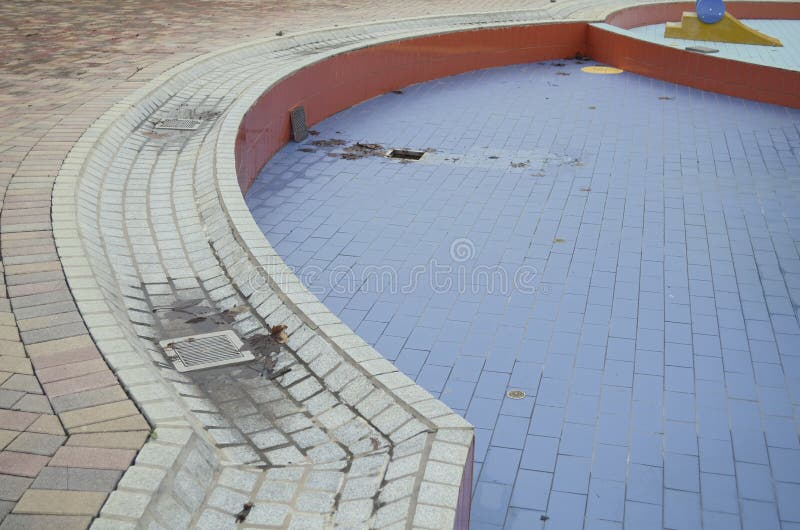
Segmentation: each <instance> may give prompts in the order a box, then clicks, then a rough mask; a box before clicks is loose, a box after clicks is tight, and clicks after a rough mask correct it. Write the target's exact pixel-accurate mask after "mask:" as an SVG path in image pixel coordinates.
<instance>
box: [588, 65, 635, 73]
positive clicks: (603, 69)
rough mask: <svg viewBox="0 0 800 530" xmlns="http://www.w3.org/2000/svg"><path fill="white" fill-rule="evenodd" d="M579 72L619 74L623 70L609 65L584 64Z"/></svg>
mask: <svg viewBox="0 0 800 530" xmlns="http://www.w3.org/2000/svg"><path fill="white" fill-rule="evenodd" d="M581 72H586V73H587V74H621V73H622V72H624V70H620V69H619V68H613V67H611V66H584V67H583V68H581Z"/></svg>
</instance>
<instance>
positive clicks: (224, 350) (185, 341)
mask: <svg viewBox="0 0 800 530" xmlns="http://www.w3.org/2000/svg"><path fill="white" fill-rule="evenodd" d="M160 344H161V346H162V347H163V348H164V351H165V352H167V357H169V359H170V360H171V361H172V364H173V365H174V366H175V369H176V370H178V371H179V372H191V371H193V370H202V369H204V368H213V367H215V366H224V365H226V364H234V363H241V362H246V361H252V360H253V359H254V357H253V354H252V353H250V352H249V351H241V348H242V341H241V340H240V339H239V337H237V336H236V333H234V332H233V331H221V332H216V333H205V334H202V335H191V336H188V337H180V338H177V339H168V340H162V341H161V342H160Z"/></svg>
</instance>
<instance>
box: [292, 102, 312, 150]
mask: <svg viewBox="0 0 800 530" xmlns="http://www.w3.org/2000/svg"><path fill="white" fill-rule="evenodd" d="M289 118H290V119H291V121H292V138H293V139H294V141H295V142H302V141H303V140H305V139H306V138H308V124H306V109H305V107H302V106H300V107H295V108H293V109H292V110H290V111H289Z"/></svg>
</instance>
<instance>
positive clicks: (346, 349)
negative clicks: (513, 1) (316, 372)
mask: <svg viewBox="0 0 800 530" xmlns="http://www.w3.org/2000/svg"><path fill="white" fill-rule="evenodd" d="M515 24H517V23H515ZM569 24H574V25H576V32H577V28H581V32H586V33H588V35H591V32H592V29H591V26H589V25H588V24H586V23H580V22H579V23H575V22H570V23H569ZM553 25H555V24H553ZM536 27H540V28H541V27H543V26H542V25H539V26H536V25H534V26H526V28H536ZM447 31H448V30H447V29H443V28H437V29H436V30H434V32H437V33H439V34H440V35H439V36H429V35H428V36H418V37H415V38H419V39H429V40H430V42H434V43H436V44H442V43H443V42H442V41H447V40H448V39H447V38H444V37H445V36H442V35H441V34H443V33H446V32H447ZM469 31H478V32H481V31H485V32H490V31H497V28H492V29H484V30H469ZM313 33H314V34H316V33H321V32H313ZM423 33H424V31H423ZM553 33H557V32H556V31H555V30H553ZM448 35H457V34H452V33H449V34H448ZM573 37H574V36H573ZM600 38H601V40H602V39H604V38H606V37H600ZM409 39H411V37H405V38H403V40H402V42H405V43H406V45H410V46H412V49H413V47H414V46H417V45H418V44H419V43H418V42H417V43H412V42H411V41H410V40H409ZM589 39H590V37H587V40H586V41H585V42H587V43H590V42H592V41H591V40H589ZM275 40H277V39H267V41H258V43H248V44H245V45H241V46H237V47H235V48H232V49H227V50H223V51H220V52H217V53H214V54H210V55H208V56H202V57H199V58H197V59H193V60H191V61H189V62H187V63H184V64H183V65H180V66H178V67H176V68H175V69H173V70H170V71H169V72H167V73H165V74H163V75H162V76H160V77H159V78H157V79H155V80H154V81H153V82H151V83H148V85H146V86H145V87H143V88H142V89H140V90H139V91H137V92H136V93H135V94H133V95H131V96H129V97H127V98H125V99H124V100H123V101H121V102H120V103H118V104H116V105H115V106H114V107H113V108H112V110H111V111H109V112H108V113H107V114H106V115H104V116H103V118H101V119H99V120H98V121H97V122H95V124H94V125H93V126H92V127H91V128H90V129H89V130H88V131H87V132H86V133H85V134H84V135H83V137H82V138H81V140H80V141H79V143H78V144H77V145H76V146H75V147H74V148H73V150H72V151H71V153H70V155H69V157H68V158H67V161H66V162H65V164H64V165H63V167H62V169H61V171H60V172H59V176H58V179H57V182H56V187H55V188H54V192H53V225H54V234H55V237H56V241H57V245H58V252H59V256H60V257H61V259H62V262H63V263H64V270H65V274H66V276H67V278H68V281H69V284H70V287H71V289H72V291H73V294H74V296H75V299H76V301H77V303H78V306H79V308H80V310H81V313H82V315H83V317H84V319H85V321H86V324H87V327H88V328H89V329H90V331H91V333H92V335H93V337H94V338H95V340H96V342H97V344H98V346H99V348H100V349H101V351H102V352H103V354H104V356H105V357H106V359H107V360H108V362H109V364H111V365H112V367H113V368H114V370H115V372H116V373H117V375H118V377H119V378H120V380H121V381H122V383H123V384H124V385H125V387H126V388H128V389H129V391H130V388H131V387H135V386H136V384H137V383H136V381H135V379H133V378H132V377H133V375H134V374H133V373H132V372H131V370H133V369H137V370H144V372H148V369H147V367H146V364H147V362H148V361H149V359H147V358H146V357H145V356H143V355H141V354H140V352H137V351H135V348H133V347H125V344H124V343H125V342H132V341H133V339H134V337H133V336H131V335H130V332H129V330H126V329H124V326H122V325H121V324H120V321H122V320H124V319H126V318H127V315H126V314H125V311H124V307H121V306H120V305H119V304H115V303H112V304H110V309H111V311H110V312H111V313H112V315H109V305H107V304H106V302H107V300H106V296H105V295H104V293H103V291H101V289H100V285H101V284H102V283H103V282H108V283H110V282H111V281H112V280H113V279H111V278H102V277H99V283H98V277H97V276H96V275H97V269H96V268H93V267H92V265H91V262H90V261H91V258H87V253H86V251H85V246H84V245H101V244H102V242H101V241H86V240H84V239H83V238H82V236H81V234H80V232H79V227H78V222H77V221H76V218H77V216H78V211H79V210H80V209H82V208H85V207H87V206H86V205H85V204H80V200H79V195H78V192H79V190H78V187H79V184H80V178H81V176H82V174H83V172H84V171H86V170H87V168H86V167H85V160H86V158H88V157H89V155H90V153H91V152H92V151H93V150H94V148H95V146H96V145H97V144H98V143H99V142H100V141H101V140H108V139H114V138H115V137H117V136H119V135H122V134H124V130H125V128H126V127H133V126H134V125H135V124H136V123H137V118H136V117H138V118H139V119H141V118H142V117H146V116H148V115H150V114H151V113H152V110H153V107H152V101H155V100H157V99H158V98H159V97H166V96H167V95H168V94H169V93H171V92H172V91H173V90H175V91H177V87H178V86H180V85H181V84H182V83H186V82H189V81H191V80H192V79H193V78H194V77H195V76H194V74H193V69H202V67H203V66H204V65H206V66H207V65H208V63H209V62H212V61H213V60H215V59H218V60H221V59H223V58H225V57H227V56H228V55H229V54H232V53H236V52H237V51H244V50H246V49H250V48H251V47H254V46H257V45H259V44H262V43H263V42H272V41H275ZM436 41H438V42H436ZM397 43H398V39H395V38H392V39H387V40H386V41H385V43H384V45H387V44H388V45H392V44H395V45H398V46H400V47H401V48H402V46H403V45H399V44H397ZM458 44H459V43H458V39H457V38H455V37H452V36H451V37H450V40H449V44H448V45H449V46H452V45H458ZM354 48H356V49H362V50H368V49H367V48H364V45H363V44H359V45H357V46H355V47H354ZM568 48H569V47H567V48H558V47H555V48H554V49H551V50H550V52H552V53H555V54H556V55H554V56H552V57H543V58H542V59H539V60H544V59H548V58H558V57H561V56H562V55H560V54H561V52H562V51H563V50H564V49H568ZM372 51H373V52H374V51H375V50H372ZM406 51H408V49H407V50H406ZM675 51H677V52H680V50H675ZM353 52H355V50H350V51H346V50H342V49H336V50H334V51H332V52H331V53H330V55H329V57H328V59H325V60H326V61H327V60H331V59H333V58H335V57H337V56H341V54H342V53H353ZM418 52H419V50H416V51H415V52H414V53H418ZM362 53H364V55H365V56H368V55H370V54H369V53H367V52H366V51H363V52H362ZM590 53H591V51H590ZM683 53H686V52H683ZM499 55H502V54H499ZM527 57H528V56H527V55H526V56H525V57H524V58H522V60H514V62H527ZM615 57H617V58H618V59H619V55H617V56H615ZM505 59H506V60H512V58H511V57H508V56H507V57H505ZM515 59H516V57H515ZM533 60H535V59H533ZM619 60H622V59H619ZM607 62H609V63H610V64H614V62H612V61H610V60H609V61H607ZM313 64H319V62H317V63H313ZM459 64H460V66H459V67H462V68H463V67H466V66H469V65H468V64H466V63H459ZM484 64H487V66H480V67H489V65H488V63H484ZM505 64H513V62H511V63H505ZM499 65H500V64H493V65H491V66H499ZM295 66H298V67H297V68H295V69H289V70H287V71H285V75H284V76H283V77H282V78H281V79H283V80H289V79H291V78H292V77H293V74H298V73H301V72H303V71H304V66H306V69H307V68H308V67H307V65H303V64H302V63H297V64H296V65H295ZM448 66H452V65H446V64H439V67H445V70H436V71H447V70H446V68H447V67H448ZM473 66H474V65H473ZM634 66H635V65H634ZM470 69H475V68H474V67H473V68H470ZM409 70H415V69H414V68H413V67H410V68H409ZM431 71H433V70H431ZM631 71H635V70H633V69H631ZM412 73H413V72H412ZM453 73H457V72H453ZM445 75H452V74H445ZM373 77H374V78H377V77H378V76H377V75H375V76H373ZM421 80H423V79H419V80H418V81H413V82H419V81H421ZM280 82H282V81H278V83H280ZM394 82H395V83H402V82H403V81H402V79H401V78H399V77H398V78H397V79H396V80H395V81H394ZM164 84H167V85H169V86H168V87H164V86H163V85H164ZM407 84H409V83H404V84H400V85H393V86H397V87H398V88H399V87H400V86H405V85H407ZM276 86H277V85H275V84H273V85H272V87H271V88H270V89H269V90H267V92H264V89H263V87H262V88H261V91H262V93H261V94H259V95H258V96H257V97H256V99H253V100H252V101H250V103H253V102H255V101H261V100H262V99H263V100H265V101H266V100H268V99H271V98H267V97H266V93H268V92H269V91H271V90H272V89H274V88H276ZM701 88H702V87H701ZM378 89H379V88H378V87H377V86H376V87H375V88H374V90H378ZM258 90H259V88H258V87H256V88H254V89H253V91H252V93H253V95H255V94H256V93H257V92H258ZM384 91H385V90H384ZM370 93H371V92H365V93H363V94H359V95H364V94H370ZM795 94H797V92H795ZM374 95H377V94H374ZM319 97H324V94H320V95H319ZM368 97H371V96H368V95H364V97H363V98H362V99H361V100H363V99H367V98H368ZM145 100H150V101H149V102H147V103H144V101H145ZM361 100H359V101H361ZM348 101H349V100H339V99H337V100H336V101H335V103H336V104H337V105H346V106H343V107H341V108H346V107H347V106H350V105H348V104H347V102H348ZM356 102H357V101H356ZM247 103H248V102H247V100H246V99H241V100H240V101H239V102H237V105H236V111H237V112H239V111H242V114H241V120H239V121H238V122H236V119H235V118H234V116H235V115H236V112H233V111H232V112H230V113H229V114H228V115H227V117H226V119H225V122H224V123H223V125H222V126H221V128H220V130H219V139H218V145H217V149H216V152H215V157H216V161H215V166H216V177H217V180H216V185H217V192H218V195H219V198H220V200H221V202H222V203H223V204H224V207H225V215H226V216H227V217H228V220H229V222H230V224H231V226H232V227H233V229H234V232H235V234H236V237H237V238H238V239H239V240H240V242H241V243H242V244H243V246H244V248H246V249H247V252H249V254H250V256H251V257H252V258H253V259H254V260H256V261H258V262H259V263H260V266H261V267H263V270H264V271H268V272H269V273H270V274H269V276H268V277H267V280H268V281H269V282H270V283H271V285H273V286H275V288H276V289H278V290H280V291H282V294H283V300H284V302H287V303H288V304H289V305H290V306H291V307H292V308H293V310H295V311H296V313H299V314H301V319H302V320H303V321H304V322H305V323H306V324H308V325H309V326H310V327H311V329H315V330H316V331H317V332H318V333H320V334H321V335H323V336H325V338H326V340H328V341H329V342H330V343H332V344H334V345H336V346H337V347H338V348H340V349H341V351H342V352H343V353H344V354H347V355H348V356H349V357H350V358H351V360H352V361H354V362H358V361H356V359H362V360H364V361H369V360H375V359H376V357H373V356H372V355H373V352H374V350H373V349H372V348H370V347H369V346H367V345H366V343H364V342H363V340H361V339H360V338H359V337H357V336H356V335H355V334H354V333H353V332H352V331H351V330H349V329H345V328H343V327H342V325H341V324H337V323H336V321H335V320H331V318H330V317H331V316H333V315H332V314H331V313H330V312H329V311H328V310H327V308H324V306H323V307H319V306H320V305H321V304H319V303H318V302H315V301H309V299H308V298H307V296H306V295H307V294H308V293H307V291H305V288H304V287H303V286H302V284H300V282H299V280H297V278H294V277H293V275H291V273H290V272H289V271H288V268H286V266H285V264H283V262H282V260H280V258H279V257H278V256H277V254H275V252H274V250H272V248H271V246H270V245H269V243H268V242H267V240H266V238H264V236H263V234H261V232H260V230H258V228H257V226H255V223H254V221H253V219H252V216H250V214H249V211H248V210H247V208H246V205H245V204H244V200H243V198H242V195H241V193H242V192H241V189H242V188H241V183H242V182H243V180H242V174H241V173H239V172H238V171H237V168H236V156H235V154H234V153H235V152H236V148H237V147H238V146H239V145H240V144H239V142H240V141H244V139H242V138H241V136H240V131H241V128H240V124H241V123H244V121H245V119H246V115H247V114H249V112H248V109H249V110H253V108H252V107H251V105H250V104H247ZM270 103H274V102H272V101H270ZM794 103H795V105H790V106H798V105H797V101H794ZM352 104H354V103H352ZM137 107H138V108H137ZM333 108H335V107H334V106H332V107H330V109H328V110H326V111H325V112H329V111H330V113H331V114H332V113H334V112H336V111H332V109H333ZM341 108H339V109H338V110H341ZM287 110H288V109H287V108H286V107H278V108H277V109H275V112H276V113H278V112H279V113H280V116H276V120H275V121H274V122H271V123H274V124H280V123H282V122H283V123H286V124H287V125H288V118H287V115H288V113H287ZM132 111H134V112H132ZM311 112H312V113H309V116H310V117H313V118H314V119H313V121H311V123H315V122H317V121H320V119H322V118H319V116H323V115H324V113H320V114H313V112H317V111H311ZM131 114H133V116H134V118H131V116H130V115H131ZM328 115H330V114H328ZM317 118H319V119H317ZM274 131H279V125H274V129H273V133H274ZM265 132H266V131H265ZM277 134H278V136H276V137H278V138H280V137H281V136H280V135H284V136H285V137H286V140H288V130H281V131H279V132H278V133H277ZM245 139H246V136H245ZM284 144H285V141H284V142H283V143H280V145H284ZM276 145H277V144H276ZM276 150H277V149H276ZM270 156H271V155H270ZM267 159H268V157H267ZM262 165H263V164H262ZM252 167H255V166H252ZM259 169H260V166H259V167H258V168H256V169H255V171H256V174H257V171H258V170H259ZM237 177H238V178H237ZM234 179H237V182H236V183H234ZM246 181H247V179H244V182H246ZM250 182H252V181H250ZM285 273H288V275H286V274H285ZM98 303H99V304H98ZM312 307H313V309H312ZM113 315H115V316H113ZM109 316H112V318H113V320H114V322H111V321H109ZM333 318H335V317H333ZM336 320H338V319H336ZM321 322H329V323H324V324H322V323H321ZM353 341H355V344H357V345H356V346H353V344H354V342H353ZM382 370H386V367H385V365H382V367H381V368H380V369H379V370H378V371H379V372H380V373H381V374H384V373H386V372H384V371H382ZM141 373H142V372H141V371H140V372H137V375H138V376H139V377H141ZM152 375H154V376H155V373H154V372H153V373H152ZM374 375H377V374H374ZM128 376H131V378H130V379H129V378H128ZM406 379H407V378H406ZM408 381H409V384H407V385H405V386H404V387H403V388H407V390H408V389H410V388H419V387H416V385H414V384H413V382H410V380H408ZM423 392H424V391H423ZM410 393H411V392H409V394H410ZM426 394H427V393H426ZM428 397H430V396H429V395H428ZM425 402H426V403H427V402H428V400H427V399H426V400H425ZM137 403H139V405H140V407H141V408H142V409H143V411H144V412H145V414H146V415H147V416H148V418H150V419H151V423H153V424H155V425H159V419H158V418H159V413H161V411H160V410H158V408H157V407H156V404H155V403H152V402H148V401H144V402H139V400H137ZM445 408H446V407H445ZM444 418H446V421H445V420H444ZM459 420H460V421H459ZM437 421H439V422H440V423H442V424H443V425H442V426H441V428H440V431H441V432H446V431H447V430H448V429H450V428H453V429H455V430H456V431H467V430H469V431H470V432H471V429H470V428H469V426H468V424H466V422H465V421H464V420H461V419H460V418H459V417H457V416H455V415H454V414H452V412H451V413H450V414H443V415H441V416H439V417H438V419H437ZM159 432H163V433H165V434H164V435H162V436H160V437H159V440H151V441H149V442H148V443H147V444H146V446H145V449H143V451H142V453H143V454H144V453H146V454H148V455H152V454H161V453H163V452H164V451H168V452H170V453H175V452H176V451H177V456H176V457H175V458H173V459H172V461H171V462H169V464H168V465H167V466H166V467H164V469H165V470H167V471H169V472H170V473H172V475H171V477H172V479H174V478H175V477H176V476H177V474H178V472H179V471H180V470H181V469H183V467H180V466H184V465H185V463H186V462H187V461H188V460H189V459H190V458H191V455H193V454H202V455H203V456H204V458H206V459H207V460H211V459H212V457H211V456H210V455H211V453H213V448H212V447H210V446H209V445H208V442H207V440H205V439H204V438H203V437H202V436H201V435H198V433H197V427H196V426H193V425H190V424H189V423H187V422H180V421H175V420H170V421H169V422H168V423H165V424H164V426H163V427H159ZM445 439H446V437H445ZM450 441H452V440H450ZM458 443H459V444H461V445H464V446H465V449H467V448H470V449H469V453H465V454H464V455H463V458H462V460H463V461H464V465H466V464H468V463H469V462H470V459H469V457H468V456H466V455H467V454H471V444H472V440H471V438H470V440H469V442H468V443H466V444H465V443H464V440H463V439H462V441H461V442H458ZM460 458H461V457H460ZM146 465H152V463H150V464H146ZM176 466H178V467H176ZM135 467H136V466H133V467H132V468H131V469H133V468H135ZM466 467H467V472H465V473H463V474H462V480H461V483H462V487H461V490H460V496H459V509H458V510H457V511H454V513H453V521H454V524H456V527H464V526H461V525H464V524H468V523H466V521H468V512H469V510H468V505H467V507H466V508H465V507H464V506H463V504H461V503H464V502H467V503H468V501H469V494H468V491H469V489H468V488H469V487H470V486H471V481H470V480H468V478H469V470H470V469H471V468H470V467H469V466H466ZM152 493H153V494H154V496H155V494H156V490H154V491H153V492H152ZM126 495H128V497H127V499H128V500H130V499H131V498H133V497H132V496H135V495H141V492H138V493H128V492H126V491H125V488H124V487H121V489H120V490H119V491H117V492H115V493H114V494H112V496H111V498H110V499H109V501H108V502H107V505H106V508H104V511H103V517H101V518H100V519H99V520H98V521H97V522H96V523H95V527H97V528H101V527H103V526H104V525H105V526H113V527H119V526H114V525H119V524H121V523H120V521H126V522H127V523H130V522H131V521H130V519H126V518H125V517H124V516H123V517H122V518H121V519H120V518H119V515H118V514H119V512H118V510H117V508H118V507H119V506H120V505H122V504H124V503H125V502H126ZM465 513H466V515H464V514H465ZM456 514H460V515H456ZM464 517H467V520H466V521H465V519H464Z"/></svg>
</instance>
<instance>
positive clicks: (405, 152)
mask: <svg viewBox="0 0 800 530" xmlns="http://www.w3.org/2000/svg"><path fill="white" fill-rule="evenodd" d="M424 154H425V151H413V150H411V149H392V150H391V151H389V153H388V154H387V155H386V156H388V157H389V158H399V159H401V160H419V159H420V158H422V155H424Z"/></svg>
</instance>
